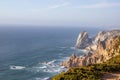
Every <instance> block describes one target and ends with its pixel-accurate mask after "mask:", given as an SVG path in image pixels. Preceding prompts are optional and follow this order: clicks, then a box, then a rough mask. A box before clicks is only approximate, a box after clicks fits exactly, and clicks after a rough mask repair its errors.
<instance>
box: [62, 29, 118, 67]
mask: <svg viewBox="0 0 120 80" xmlns="http://www.w3.org/2000/svg"><path fill="white" fill-rule="evenodd" d="M81 41H82V40H81ZM83 42H84V41H83ZM81 44H82V43H81ZM93 45H96V46H97V47H96V49H94V50H93V49H89V51H88V53H86V55H85V56H83V57H80V56H75V55H72V56H71V57H70V58H69V59H67V60H66V61H65V62H62V63H61V65H62V66H65V67H77V66H87V65H90V64H95V63H103V62H105V61H107V60H109V59H111V58H112V57H114V56H116V55H120V30H113V31H106V32H105V31H103V32H99V33H98V34H97V36H96V37H95V38H94V43H92V44H90V46H88V45H87V47H90V48H91V46H93ZM91 50H92V53H90V52H91Z"/></svg>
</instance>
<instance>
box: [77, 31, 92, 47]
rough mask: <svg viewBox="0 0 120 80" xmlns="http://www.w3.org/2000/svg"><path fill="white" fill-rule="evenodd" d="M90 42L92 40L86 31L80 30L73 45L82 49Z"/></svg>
mask: <svg viewBox="0 0 120 80" xmlns="http://www.w3.org/2000/svg"><path fill="white" fill-rule="evenodd" d="M91 44H92V40H91V39H90V38H89V36H88V33H87V32H85V31H84V32H81V33H80V34H79V36H78V38H77V41H76V44H75V47H76V48H79V49H84V48H86V47H88V46H89V45H91Z"/></svg>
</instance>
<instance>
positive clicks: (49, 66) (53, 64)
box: [33, 59, 65, 73]
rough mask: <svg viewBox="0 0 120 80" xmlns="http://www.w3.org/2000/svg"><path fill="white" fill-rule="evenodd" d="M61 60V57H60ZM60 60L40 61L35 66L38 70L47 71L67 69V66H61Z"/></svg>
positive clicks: (53, 71) (56, 71)
mask: <svg viewBox="0 0 120 80" xmlns="http://www.w3.org/2000/svg"><path fill="white" fill-rule="evenodd" d="M58 60H59V59H58ZM58 60H51V61H49V62H43V63H39V64H38V65H37V66H35V67H33V69H34V70H35V71H36V72H41V71H42V72H45V73H59V72H61V71H63V70H65V67H63V66H59V63H58V62H57V61H58Z"/></svg>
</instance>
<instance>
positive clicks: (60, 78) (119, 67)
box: [51, 36, 120, 80]
mask: <svg viewBox="0 0 120 80" xmlns="http://www.w3.org/2000/svg"><path fill="white" fill-rule="evenodd" d="M116 40H117V41H116V42H115V44H114V46H112V48H114V50H115V52H118V53H119V54H120V52H119V51H120V36H119V37H118V38H117V39H116ZM106 72H120V55H117V56H115V57H113V58H111V59H110V60H109V61H107V62H105V63H102V64H92V65H89V66H86V67H76V68H70V69H69V70H68V71H67V72H62V73H60V74H58V75H55V76H53V77H52V78H51V80H100V78H101V76H102V75H103V74H104V73H106Z"/></svg>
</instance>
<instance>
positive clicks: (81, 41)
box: [75, 30, 120, 51]
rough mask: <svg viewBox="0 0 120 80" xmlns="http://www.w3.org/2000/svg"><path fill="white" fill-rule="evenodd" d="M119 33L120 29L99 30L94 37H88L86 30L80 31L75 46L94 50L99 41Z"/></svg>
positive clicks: (104, 40)
mask: <svg viewBox="0 0 120 80" xmlns="http://www.w3.org/2000/svg"><path fill="white" fill-rule="evenodd" d="M118 35H120V30H111V31H100V32H99V33H98V34H97V35H96V36H95V37H93V38H89V36H88V33H87V32H81V33H80V34H79V36H78V38H77V41H76V45H75V47H76V48H78V49H86V50H89V51H95V50H97V48H98V44H99V43H100V42H106V41H107V39H110V38H113V37H115V36H118Z"/></svg>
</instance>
